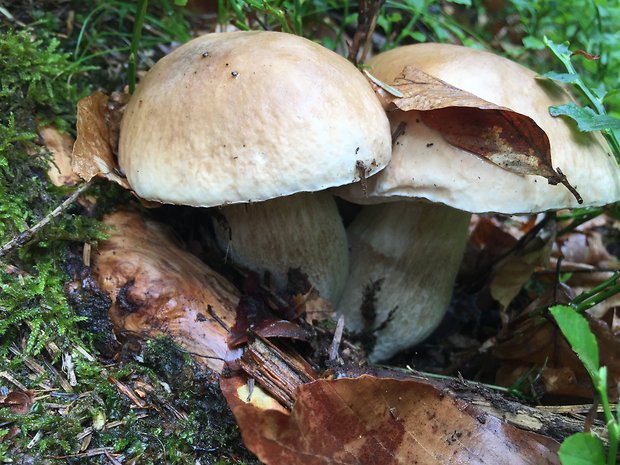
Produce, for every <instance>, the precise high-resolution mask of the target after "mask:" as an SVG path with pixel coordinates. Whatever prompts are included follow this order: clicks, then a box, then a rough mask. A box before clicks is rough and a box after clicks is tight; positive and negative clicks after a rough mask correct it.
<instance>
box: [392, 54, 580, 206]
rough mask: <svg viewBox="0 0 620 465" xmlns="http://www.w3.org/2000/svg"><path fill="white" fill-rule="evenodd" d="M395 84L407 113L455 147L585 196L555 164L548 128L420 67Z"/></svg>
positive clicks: (399, 102)
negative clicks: (415, 113)
mask: <svg viewBox="0 0 620 465" xmlns="http://www.w3.org/2000/svg"><path fill="white" fill-rule="evenodd" d="M392 86H393V87H394V88H395V89H397V90H398V91H399V92H401V93H402V94H403V97H394V96H391V97H388V99H389V100H391V102H392V104H393V105H394V106H396V107H397V108H398V109H400V110H403V111H412V110H416V111H420V112H421V117H422V121H423V122H424V124H426V125H427V126H429V127H431V128H433V129H435V130H437V131H439V132H440V133H441V135H442V136H443V137H444V138H445V139H446V140H447V141H448V142H449V143H450V144H452V145H454V146H456V147H459V148H461V149H464V150H467V151H469V152H471V153H473V154H475V155H478V156H480V157H482V158H484V159H486V160H488V161H490V162H492V163H494V164H495V165H497V166H499V167H501V168H503V169H505V170H507V171H510V172H513V173H517V174H530V175H537V176H542V177H544V178H546V179H547V181H548V182H549V184H552V185H555V184H563V185H564V186H565V187H566V188H567V189H568V190H569V191H570V192H571V193H572V194H573V195H574V196H575V198H576V199H577V200H578V202H579V203H581V202H582V200H581V196H580V195H579V193H578V192H577V191H576V190H575V188H574V187H573V186H571V185H570V184H569V182H568V180H567V179H566V176H564V174H563V173H562V172H561V171H560V170H557V171H556V170H555V169H554V168H553V165H552V162H551V148H550V145H549V138H548V137H547V134H546V133H545V131H544V130H543V129H542V128H540V126H538V125H537V124H536V122H535V121H534V120H533V119H532V118H530V117H529V116H526V115H523V114H521V113H517V112H515V111H513V110H511V109H509V108H505V107H501V106H498V105H495V104H493V103H491V102H487V101H486V100H483V99H481V98H479V97H477V96H475V95H473V94H471V93H469V92H466V91H464V90H461V89H458V88H456V87H454V86H451V85H450V84H448V83H446V82H444V81H442V80H440V79H437V78H435V77H433V76H431V75H429V74H427V73H425V72H423V71H422V70H420V69H418V68H417V67H415V66H412V65H408V66H406V67H405V68H404V70H403V74H402V76H400V77H398V78H396V80H395V81H394V83H393V84H392Z"/></svg>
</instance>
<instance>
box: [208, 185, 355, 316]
mask: <svg viewBox="0 0 620 465" xmlns="http://www.w3.org/2000/svg"><path fill="white" fill-rule="evenodd" d="M220 212H221V213H222V215H223V216H224V217H225V218H226V222H227V224H226V225H222V224H219V223H218V222H215V231H216V237H217V241H218V244H219V245H220V247H222V249H224V250H225V251H226V252H227V255H228V257H229V258H230V259H231V260H232V261H233V262H235V263H238V264H240V265H243V266H244V267H246V268H249V269H251V270H254V271H257V272H259V273H261V274H263V273H264V272H266V271H267V272H269V274H270V280H271V284H272V285H273V286H274V287H275V288H276V289H277V290H279V291H284V290H285V289H286V285H287V281H288V271H289V269H294V268H299V269H300V270H301V271H302V272H303V273H305V274H306V275H307V276H308V280H309V281H310V284H312V285H313V286H314V287H315V288H316V289H317V290H318V291H319V293H320V295H321V297H324V298H326V299H329V300H331V301H332V303H333V304H334V305H335V304H336V303H337V302H338V300H339V298H340V295H341V294H342V290H343V288H344V284H345V282H346V279H347V273H348V270H349V257H348V247H347V235H346V231H345V229H344V225H343V224H342V219H341V218H340V215H339V213H338V208H337V207H336V202H335V201H334V198H333V197H332V196H331V195H330V194H328V193H327V192H302V193H299V194H295V195H290V196H287V197H280V198H276V199H272V200H268V201H266V202H257V203H247V204H234V205H228V206H225V207H222V208H221V209H220Z"/></svg>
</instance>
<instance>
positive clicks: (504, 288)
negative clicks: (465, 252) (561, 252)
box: [489, 222, 555, 309]
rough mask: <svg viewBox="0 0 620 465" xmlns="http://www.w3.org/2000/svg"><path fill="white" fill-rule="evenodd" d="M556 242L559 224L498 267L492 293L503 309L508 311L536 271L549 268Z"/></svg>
mask: <svg viewBox="0 0 620 465" xmlns="http://www.w3.org/2000/svg"><path fill="white" fill-rule="evenodd" d="M554 239H555V223H554V222H549V223H547V227H545V228H542V229H541V230H540V231H539V232H538V234H537V235H536V236H535V237H533V238H532V239H531V240H530V241H528V242H526V243H525V244H524V245H523V247H519V248H515V250H513V251H512V252H511V253H510V254H509V255H507V256H506V257H504V258H503V259H502V260H501V261H500V262H499V263H497V264H496V265H495V267H494V274H493V278H492V279H491V283H490V287H489V289H490V291H491V297H493V298H494V299H495V300H496V301H497V302H499V304H500V305H501V307H502V309H505V308H507V307H508V305H509V304H510V302H512V300H513V299H514V298H515V297H516V296H517V294H518V293H519V292H520V291H521V288H522V287H523V285H524V284H525V283H526V282H527V281H528V280H529V279H530V277H531V276H532V273H533V272H534V270H536V268H539V267H545V266H547V264H548V263H549V257H550V255H551V248H552V246H553V240H554Z"/></svg>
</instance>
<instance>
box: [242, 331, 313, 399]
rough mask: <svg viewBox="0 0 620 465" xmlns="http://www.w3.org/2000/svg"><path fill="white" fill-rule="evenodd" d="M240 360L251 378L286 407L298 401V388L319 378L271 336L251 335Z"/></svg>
mask: <svg viewBox="0 0 620 465" xmlns="http://www.w3.org/2000/svg"><path fill="white" fill-rule="evenodd" d="M249 339H250V342H249V344H248V347H247V349H246V351H245V353H244V354H243V356H242V357H241V359H240V360H239V364H240V366H241V368H242V369H243V371H245V372H246V373H247V374H248V375H250V376H251V377H252V378H254V379H256V380H257V381H258V382H259V383H260V384H261V385H262V386H263V387H264V388H265V389H266V390H267V392H269V394H271V395H272V396H274V397H275V398H276V399H277V400H278V401H280V402H281V403H282V404H283V405H285V406H286V407H287V408H289V409H290V408H292V407H293V404H294V402H295V388H297V387H298V386H301V385H302V384H305V383H309V382H310V381H313V380H315V379H316V378H317V375H316V373H315V372H314V370H313V369H312V368H311V367H310V365H308V363H307V362H306V361H305V360H304V359H303V358H301V357H300V356H299V355H297V354H295V353H294V352H292V351H291V352H290V353H289V352H285V351H284V350H281V349H279V348H278V347H276V346H275V345H274V344H273V343H272V342H270V341H269V340H267V339H265V338H262V337H260V336H257V335H255V334H254V335H251V336H250V338H249Z"/></svg>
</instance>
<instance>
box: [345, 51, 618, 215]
mask: <svg viewBox="0 0 620 465" xmlns="http://www.w3.org/2000/svg"><path fill="white" fill-rule="evenodd" d="M368 64H369V65H371V66H372V69H371V72H372V73H373V75H375V76H376V77H377V78H378V79H380V80H382V81H384V82H386V83H392V82H393V81H394V78H396V77H397V76H399V75H400V74H401V73H402V71H403V69H404V67H405V66H406V65H414V66H417V67H419V68H420V69H421V70H422V71H424V72H426V73H428V74H430V75H432V76H434V77H436V78H439V79H441V80H443V81H445V82H447V83H449V84H451V85H452V86H455V87H458V88H460V89H462V90H465V91H468V92H470V93H472V94H474V95H476V96H478V97H480V98H482V99H484V100H487V101H489V102H492V103H495V104H497V105H500V106H504V107H507V108H510V109H512V110H514V111H516V112H519V113H522V114H525V115H527V116H529V117H531V118H532V119H533V120H534V121H535V122H536V123H537V124H538V125H539V126H540V127H541V128H542V129H543V130H544V131H545V132H546V134H547V136H548V137H549V141H550V143H551V155H552V162H553V167H554V168H558V167H559V168H560V169H561V170H562V172H563V173H564V174H565V175H566V177H567V178H568V181H569V182H570V183H571V184H572V185H573V186H574V187H575V188H576V189H577V191H578V192H579V193H580V194H581V196H582V197H583V200H584V203H583V206H594V205H605V204H608V203H612V202H615V201H617V200H618V199H620V171H619V170H618V166H617V164H616V161H615V160H614V158H613V156H612V155H611V154H610V153H609V151H608V148H607V145H606V143H605V141H604V140H603V138H602V137H601V136H600V135H590V134H584V133H579V132H578V131H577V130H576V128H573V124H572V123H569V122H567V121H566V120H565V119H564V118H554V117H552V116H550V115H549V113H548V107H549V106H550V105H559V104H563V103H567V102H569V101H571V97H570V96H569V95H568V93H567V92H566V91H564V90H563V89H561V88H560V87H559V86H557V85H555V84H554V83H552V82H549V81H545V80H541V79H537V77H536V76H537V74H536V73H534V72H533V71H531V70H529V69H527V68H525V67H523V66H521V65H519V64H517V63H514V62H513V61H510V60H508V59H506V58H502V57H500V56H497V55H494V54H491V53H488V52H484V51H480V50H476V49H472V48H467V47H461V46H456V45H445V44H416V45H410V46H406V47H400V48H397V49H394V50H390V51H388V52H385V53H381V54H379V55H377V56H375V57H374V58H373V59H371V60H370V61H369V63H368ZM390 121H391V124H392V127H393V128H396V127H397V126H398V125H399V124H400V123H401V122H406V124H407V126H406V129H405V133H404V134H403V135H401V136H400V137H399V138H398V140H397V142H396V144H395V145H394V149H393V154H392V161H391V162H390V164H389V166H388V167H387V168H386V169H384V170H383V171H382V172H381V173H379V174H378V175H376V176H374V177H372V178H370V179H368V181H367V186H366V188H365V191H366V193H364V192H363V191H364V189H362V188H361V187H360V186H359V185H354V186H348V187H346V188H343V189H340V190H339V191H338V195H342V196H343V197H345V198H347V199H349V200H352V201H354V202H358V203H376V202H385V201H388V200H405V199H406V198H412V197H413V198H422V199H428V200H430V201H432V202H441V203H444V204H446V205H449V206H452V207H454V208H457V209H460V210H465V211H470V212H478V213H484V212H501V213H529V212H538V211H544V210H551V209H558V208H564V207H576V206H578V204H577V201H576V200H575V198H574V197H573V196H572V195H571V193H570V192H569V191H568V190H567V189H566V187H564V186H562V185H556V186H552V185H549V184H548V183H547V180H546V179H545V178H543V177H540V176H530V175H518V174H513V173H510V172H508V171H506V170H504V169H502V168H499V167H497V166H496V165H493V164H492V163H490V162H487V161H485V160H482V159H481V158H479V157H478V156H476V155H473V154H471V153H469V152H467V151H465V150H462V149H459V148H456V147H454V146H452V145H450V144H448V143H447V142H446V141H445V140H444V139H443V137H442V136H441V135H440V134H439V133H438V132H437V131H435V130H433V129H431V128H429V127H428V126H426V125H424V124H423V123H422V122H421V119H420V118H419V114H418V113H417V112H415V111H413V112H408V113H404V112H402V111H400V110H397V111H393V112H391V113H390Z"/></svg>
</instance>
